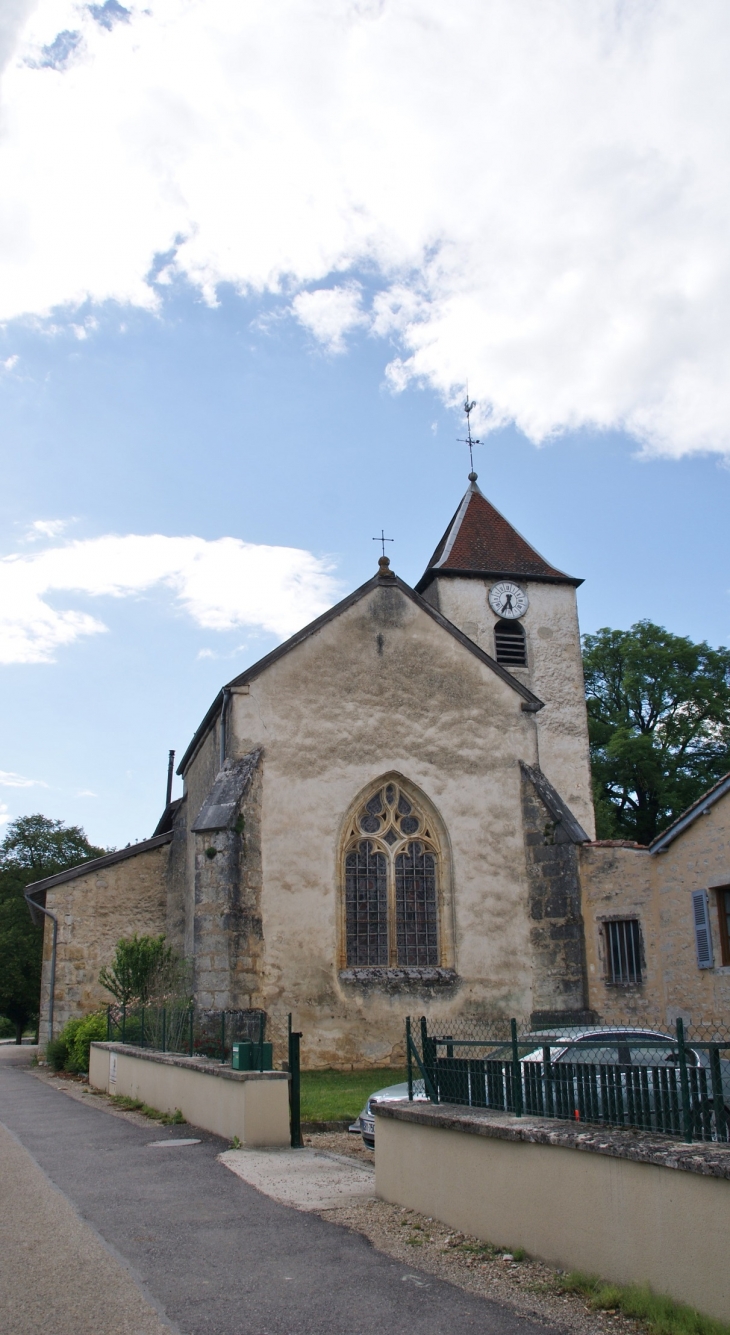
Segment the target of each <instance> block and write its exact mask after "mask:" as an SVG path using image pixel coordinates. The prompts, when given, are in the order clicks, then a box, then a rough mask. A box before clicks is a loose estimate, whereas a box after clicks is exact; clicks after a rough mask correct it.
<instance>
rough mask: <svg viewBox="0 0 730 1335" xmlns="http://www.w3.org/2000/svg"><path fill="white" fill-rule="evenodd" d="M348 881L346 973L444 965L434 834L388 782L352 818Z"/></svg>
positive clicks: (409, 799)
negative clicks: (360, 969)
mask: <svg viewBox="0 0 730 1335" xmlns="http://www.w3.org/2000/svg"><path fill="white" fill-rule="evenodd" d="M344 881H345V936H346V953H347V964H348V967H352V966H355V967H357V966H358V965H371V966H372V965H376V966H377V965H381V966H388V965H390V966H398V965H401V966H406V965H416V966H429V965H431V966H435V965H438V964H439V922H438V916H439V912H438V902H439V901H438V889H439V855H438V845H437V842H436V838H435V831H434V830H433V829H432V828H431V824H430V822H429V819H428V817H427V816H426V814H425V812H424V811H423V810H421V809H420V808H419V806H418V805H417V803H416V802H415V801H414V800H413V798H412V797H411V796H409V795H407V794H406V793H404V792H403V790H402V789H401V787H400V785H399V784H397V783H387V784H384V785H383V787H382V788H381V789H379V791H378V792H377V793H375V794H373V796H372V797H371V798H370V799H369V800H368V801H367V802H365V803H364V804H363V806H362V807H361V808H360V810H359V811H358V813H357V815H356V816H355V818H354V820H353V822H352V825H351V826H350V828H349V831H348V837H347V841H346V846H345V866H344Z"/></svg>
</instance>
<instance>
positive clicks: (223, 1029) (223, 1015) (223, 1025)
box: [221, 1011, 226, 1066]
mask: <svg viewBox="0 0 730 1335" xmlns="http://www.w3.org/2000/svg"><path fill="white" fill-rule="evenodd" d="M225 1064H226V1013H225V1011H221V1066H225Z"/></svg>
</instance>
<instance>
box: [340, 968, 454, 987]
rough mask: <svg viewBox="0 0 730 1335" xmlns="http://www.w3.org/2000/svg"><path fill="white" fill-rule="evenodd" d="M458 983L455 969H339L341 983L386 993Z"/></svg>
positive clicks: (451, 985)
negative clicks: (377, 988)
mask: <svg viewBox="0 0 730 1335" xmlns="http://www.w3.org/2000/svg"><path fill="white" fill-rule="evenodd" d="M458 981H459V979H458V975H457V973H456V970H455V969H441V968H435V967H433V968H426V967H415V966H410V967H407V966H404V967H402V968H393V969H389V968H385V967H384V966H379V965H360V966H359V967H357V968H352V969H340V982H341V983H354V984H355V986H356V987H384V988H386V989H387V990H388V991H403V990H405V989H407V988H422V987H428V988H433V987H438V988H443V987H453V986H454V985H455V984H456V983H457V982H458Z"/></svg>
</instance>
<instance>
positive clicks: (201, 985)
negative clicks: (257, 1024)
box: [193, 767, 263, 1010]
mask: <svg viewBox="0 0 730 1335" xmlns="http://www.w3.org/2000/svg"><path fill="white" fill-rule="evenodd" d="M194 840H195V910H194V912H195V926H194V943H195V949H194V956H193V958H194V964H195V995H196V1000H197V1003H198V1005H199V1006H202V1007H203V1008H206V1009H211V1010H228V1009H232V1010H240V1009H250V1008H253V1007H259V1006H261V1005H262V1004H263V998H262V967H261V957H262V953H263V931H262V925H261V769H260V767H257V769H256V771H255V773H254V775H253V779H252V781H251V784H250V786H249V787H248V789H247V791H246V793H245V795H244V798H243V801H242V803H241V806H240V810H239V812H238V817H237V819H236V820H235V821H234V823H233V825H232V827H231V828H229V829H221V830H215V831H208V832H202V833H196V834H195V835H194Z"/></svg>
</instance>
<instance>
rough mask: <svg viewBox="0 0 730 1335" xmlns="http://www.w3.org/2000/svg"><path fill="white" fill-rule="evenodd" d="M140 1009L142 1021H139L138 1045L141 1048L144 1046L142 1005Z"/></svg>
mask: <svg viewBox="0 0 730 1335" xmlns="http://www.w3.org/2000/svg"><path fill="white" fill-rule="evenodd" d="M141 1009H142V1023H141V1025H140V1031H139V1046H140V1047H141V1048H143V1047H144V1006H142V1008H141Z"/></svg>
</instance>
